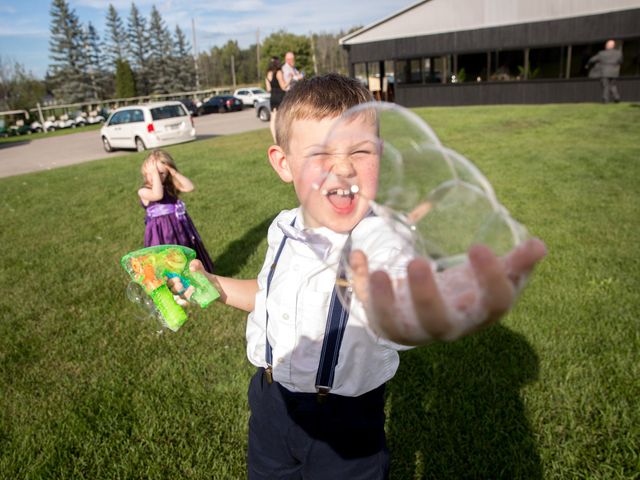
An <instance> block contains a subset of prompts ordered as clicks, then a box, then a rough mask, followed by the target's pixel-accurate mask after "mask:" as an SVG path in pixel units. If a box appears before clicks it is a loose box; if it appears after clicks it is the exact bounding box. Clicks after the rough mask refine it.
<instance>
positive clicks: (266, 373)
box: [264, 365, 273, 385]
mask: <svg viewBox="0 0 640 480" xmlns="http://www.w3.org/2000/svg"><path fill="white" fill-rule="evenodd" d="M264 377H265V378H266V379H267V383H268V384H269V385H271V384H272V383H273V369H272V368H271V365H267V368H265V369H264Z"/></svg>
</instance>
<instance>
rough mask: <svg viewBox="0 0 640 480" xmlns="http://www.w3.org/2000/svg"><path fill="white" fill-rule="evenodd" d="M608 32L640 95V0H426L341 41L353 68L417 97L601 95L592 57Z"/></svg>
mask: <svg viewBox="0 0 640 480" xmlns="http://www.w3.org/2000/svg"><path fill="white" fill-rule="evenodd" d="M608 39H614V40H616V48H621V49H622V53H623V58H624V61H623V64H622V66H621V69H620V78H619V79H618V88H619V90H620V93H621V95H622V99H623V100H626V101H640V0H606V1H604V0H535V1H533V0H422V1H419V2H417V3H414V4H412V5H410V6H409V7H407V8H405V9H403V10H401V11H399V12H397V13H394V14H393V15H390V16H388V17H387V18H384V19H382V20H380V21H378V22H375V23H373V24H371V25H368V26H365V27H363V28H361V29H360V30H357V31H355V32H353V33H351V34H349V35H347V36H345V37H343V38H342V39H341V40H340V43H341V44H342V45H343V47H344V48H346V49H347V51H348V55H349V68H350V73H351V76H353V77H356V78H359V79H361V80H362V81H363V82H365V83H366V84H367V85H368V86H369V89H370V90H371V91H373V92H374V93H375V94H376V96H378V97H379V98H383V99H388V100H393V101H396V102H397V103H400V104H401V105H405V106H408V107H414V106H424V105H473V104H495V103H516V104H517V103H555V102H597V101H599V100H600V95H601V93H600V92H601V88H600V83H599V81H598V80H597V79H595V78H590V77H589V70H588V69H587V68H586V64H587V61H588V60H589V58H590V57H591V56H593V55H595V54H596V53H597V52H598V51H599V50H601V49H603V48H604V43H605V42H606V41H607V40H608Z"/></svg>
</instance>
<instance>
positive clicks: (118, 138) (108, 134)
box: [100, 102, 196, 152]
mask: <svg viewBox="0 0 640 480" xmlns="http://www.w3.org/2000/svg"><path fill="white" fill-rule="evenodd" d="M100 138H101V139H102V145H103V147H104V149H105V150H106V151H107V152H111V151H113V150H114V149H117V148H133V149H136V150H137V151H139V152H141V151H143V150H145V149H147V148H156V147H162V146H164V145H172V144H174V143H183V142H189V141H191V140H195V139H196V129H195V127H194V125H193V119H192V118H191V115H189V112H187V109H186V108H185V106H184V105H183V104H182V103H180V102H157V103H147V104H142V105H129V106H127V107H121V108H118V109H116V110H114V111H113V113H111V115H109V118H108V119H107V121H106V123H105V124H104V125H103V126H102V128H101V129H100Z"/></svg>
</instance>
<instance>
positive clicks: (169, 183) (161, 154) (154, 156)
mask: <svg viewBox="0 0 640 480" xmlns="http://www.w3.org/2000/svg"><path fill="white" fill-rule="evenodd" d="M151 160H157V161H159V162H160V163H164V164H165V165H167V166H169V167H171V168H172V169H174V170H175V171H176V172H179V171H180V170H178V167H177V166H176V162H175V161H174V160H173V157H172V156H171V155H169V154H168V153H167V152H165V151H164V150H153V151H152V152H151V153H150V154H149V156H148V157H147V158H146V159H145V161H144V162H143V163H142V168H141V172H142V178H143V182H144V186H149V185H148V184H147V178H146V177H145V175H144V166H145V165H146V164H147V162H150V161H151ZM162 186H163V187H164V189H165V190H166V192H167V193H168V194H169V195H171V196H172V197H178V195H179V194H180V192H179V190H178V189H177V188H176V186H175V184H174V182H173V176H172V175H171V173H168V174H167V176H166V177H165V179H164V181H163V182H162Z"/></svg>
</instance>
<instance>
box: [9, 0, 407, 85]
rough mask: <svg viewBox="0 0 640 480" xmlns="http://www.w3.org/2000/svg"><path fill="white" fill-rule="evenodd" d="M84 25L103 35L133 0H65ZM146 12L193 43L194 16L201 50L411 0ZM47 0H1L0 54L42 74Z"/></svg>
mask: <svg viewBox="0 0 640 480" xmlns="http://www.w3.org/2000/svg"><path fill="white" fill-rule="evenodd" d="M67 1H68V3H69V5H70V6H71V8H72V9H73V10H75V12H76V15H77V16H78V18H79V20H80V22H81V23H82V24H84V25H86V24H88V23H89V22H91V23H92V24H93V25H94V27H95V28H96V29H97V31H98V33H99V34H100V36H101V37H102V35H103V33H104V31H105V18H106V15H107V10H108V8H109V3H111V4H112V5H113V6H114V7H115V9H116V10H117V11H118V14H119V15H120V17H121V18H122V20H123V22H125V25H126V20H127V18H128V16H129V12H130V10H131V0H112V1H111V2H109V0H104V1H103V0H67ZM134 3H135V4H136V7H138V9H139V10H140V12H141V13H142V14H143V15H144V16H145V17H146V18H149V12H150V11H151V7H152V5H155V6H156V8H157V9H158V11H159V12H160V14H161V15H162V18H163V20H164V21H165V23H166V24H167V26H168V27H169V28H170V29H171V31H174V30H175V26H176V25H180V28H181V29H182V30H183V31H184V32H185V34H186V35H187V38H188V39H189V42H190V43H192V38H193V37H192V29H191V24H192V19H193V20H194V21H195V30H196V47H197V49H198V51H199V52H202V51H205V50H208V49H209V48H211V47H213V46H222V45H224V44H225V43H226V42H227V41H228V40H237V41H238V44H239V45H240V48H247V47H248V46H249V45H251V44H255V43H256V38H257V32H258V31H259V36H260V39H262V40H263V39H264V38H266V37H268V36H269V35H270V34H271V33H274V32H277V31H280V30H285V31H287V32H289V33H294V34H298V35H308V34H309V33H338V32H339V31H341V30H342V31H345V32H346V31H347V30H348V29H350V28H352V27H354V26H366V25H369V24H371V23H373V22H376V21H378V20H381V19H383V18H385V17H387V16H389V15H392V14H394V13H396V12H398V11H400V10H402V9H404V8H406V7H408V6H409V5H412V4H414V3H415V0H192V1H186V0H184V1H181V0H135V1H134ZM50 7H51V1H50V0H0V60H1V61H2V63H4V64H7V63H13V62H18V63H20V64H22V65H23V66H24V67H25V68H26V69H27V71H30V72H31V73H32V74H33V75H35V76H36V77H38V78H43V77H44V75H45V73H46V71H47V67H48V65H49V63H50V59H49V28H50V24H51V16H50V13H49V11H50Z"/></svg>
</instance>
